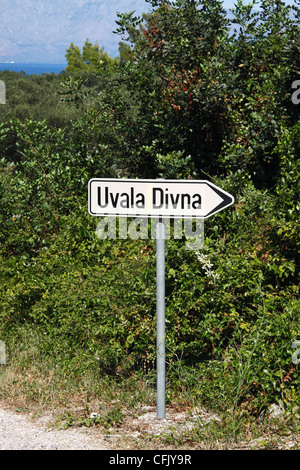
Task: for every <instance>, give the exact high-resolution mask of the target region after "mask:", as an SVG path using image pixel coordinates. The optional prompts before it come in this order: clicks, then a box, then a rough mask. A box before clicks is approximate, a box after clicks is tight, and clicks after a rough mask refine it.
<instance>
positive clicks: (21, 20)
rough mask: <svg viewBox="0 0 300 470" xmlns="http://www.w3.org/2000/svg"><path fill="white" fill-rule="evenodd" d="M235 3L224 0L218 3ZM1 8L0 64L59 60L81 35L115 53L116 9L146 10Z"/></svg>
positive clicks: (5, 3) (59, 1)
mask: <svg viewBox="0 0 300 470" xmlns="http://www.w3.org/2000/svg"><path fill="white" fill-rule="evenodd" d="M250 1H251V0H244V3H250ZM234 3H235V0H223V7H224V8H225V9H226V10H229V9H231V8H233V7H234ZM285 3H286V4H293V3H294V0H286V2H285ZM257 5H258V3H257ZM1 7H2V8H1V22H0V62H9V61H15V62H23V63H24V62H38V63H41V62H48V63H63V62H65V53H66V49H67V48H68V47H69V46H70V43H71V42H73V43H74V44H76V45H78V46H79V47H82V45H83V44H84V42H85V40H86V39H89V40H90V41H91V42H92V43H95V42H98V44H99V45H100V46H103V47H104V48H105V50H106V51H107V52H108V53H109V54H110V55H112V56H115V55H118V43H119V41H120V40H121V37H120V36H118V35H116V34H113V31H114V30H115V29H116V27H117V25H116V20H117V19H118V18H117V12H118V11H120V12H123V13H124V12H129V11H132V10H136V12H137V14H141V13H143V12H147V11H149V10H151V6H150V4H149V3H147V2H146V1H145V0H1Z"/></svg>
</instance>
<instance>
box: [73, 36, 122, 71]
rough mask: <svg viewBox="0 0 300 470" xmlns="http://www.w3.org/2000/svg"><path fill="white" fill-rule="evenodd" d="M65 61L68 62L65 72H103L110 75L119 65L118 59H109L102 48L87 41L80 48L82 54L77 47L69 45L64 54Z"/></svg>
mask: <svg viewBox="0 0 300 470" xmlns="http://www.w3.org/2000/svg"><path fill="white" fill-rule="evenodd" d="M66 59H67V61H68V65H67V67H66V71H67V72H83V71H89V72H91V71H98V72H99V71H101V72H103V71H105V72H109V73H112V72H113V71H114V70H115V69H116V67H117V66H118V64H119V59H117V58H115V59H113V58H111V57H110V56H109V55H108V53H107V52H105V50H104V48H103V47H101V48H100V47H99V45H98V44H97V43H96V44H94V45H93V44H92V43H91V42H90V41H89V40H88V39H86V41H85V43H84V45H83V47H82V52H81V51H80V49H79V47H78V46H74V44H73V43H71V45H70V47H69V48H68V49H67V52H66Z"/></svg>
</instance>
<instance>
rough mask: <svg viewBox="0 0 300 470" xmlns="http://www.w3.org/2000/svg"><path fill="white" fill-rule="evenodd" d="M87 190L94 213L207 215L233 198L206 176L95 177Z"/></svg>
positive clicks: (134, 215) (173, 216)
mask: <svg viewBox="0 0 300 470" xmlns="http://www.w3.org/2000/svg"><path fill="white" fill-rule="evenodd" d="M88 192H89V213H90V214H91V215H94V216H112V217H122V216H127V217H137V216H140V217H162V218H184V217H185V218H200V219H206V218H208V217H210V216H211V215H213V214H216V213H217V212H219V211H221V210H222V209H225V208H226V207H228V206H230V205H231V204H233V202H234V198H233V196H231V195H230V194H228V193H227V192H226V191H224V190H223V189H221V188H219V187H218V186H216V185H214V184H213V183H210V182H209V181H205V180H162V179H159V180H130V179H105V178H94V179H91V180H90V181H89V191H88Z"/></svg>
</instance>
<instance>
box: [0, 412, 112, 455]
mask: <svg viewBox="0 0 300 470" xmlns="http://www.w3.org/2000/svg"><path fill="white" fill-rule="evenodd" d="M25 449H26V450H109V448H108V446H107V444H106V443H105V442H104V441H103V440H101V438H99V437H97V436H96V435H95V434H94V435H91V433H89V430H88V429H87V428H80V429H75V428H69V429H67V430H61V431H60V430H57V429H51V428H49V427H48V426H47V424H46V420H45V419H44V418H43V419H34V420H33V419H32V418H30V416H27V415H24V414H19V413H16V412H13V411H10V410H8V409H5V408H3V407H2V406H1V405H0V450H25Z"/></svg>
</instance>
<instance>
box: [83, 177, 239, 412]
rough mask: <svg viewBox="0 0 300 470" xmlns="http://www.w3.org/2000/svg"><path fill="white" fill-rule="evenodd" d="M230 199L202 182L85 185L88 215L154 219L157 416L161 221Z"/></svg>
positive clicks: (162, 406)
mask: <svg viewBox="0 0 300 470" xmlns="http://www.w3.org/2000/svg"><path fill="white" fill-rule="evenodd" d="M233 202H234V198H233V196H231V195H230V194H228V193H227V192H226V191H224V190H222V189H221V188H219V187H218V186H216V185H214V184H213V183H211V182H209V181H206V180H164V179H156V180H150V179H149V180H131V179H107V178H93V179H91V180H90V181H89V184H88V206H89V213H90V214H91V215H93V216H98V217H143V218H149V217H151V218H155V220H156V364H157V417H158V418H165V416H166V403H165V401H166V400H165V396H166V371H165V222H164V219H170V218H173V219H176V218H180V219H184V218H187V219H206V218H208V217H211V216H212V215H214V214H216V213H217V212H219V211H221V210H223V209H225V208H226V207H228V206H230V205H231V204H233Z"/></svg>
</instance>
